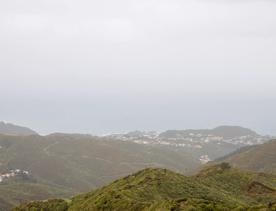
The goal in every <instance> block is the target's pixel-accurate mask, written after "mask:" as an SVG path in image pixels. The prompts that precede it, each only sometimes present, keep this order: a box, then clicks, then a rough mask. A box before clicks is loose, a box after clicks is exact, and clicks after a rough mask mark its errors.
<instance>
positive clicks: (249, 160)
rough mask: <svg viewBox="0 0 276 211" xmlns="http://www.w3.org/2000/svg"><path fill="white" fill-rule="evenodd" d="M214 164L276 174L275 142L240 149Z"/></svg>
mask: <svg viewBox="0 0 276 211" xmlns="http://www.w3.org/2000/svg"><path fill="white" fill-rule="evenodd" d="M215 162H228V163H230V164H231V165H233V166H236V167H239V168H241V169H245V170H251V171H259V172H268V173H273V174H276V140H272V141H270V142H268V143H265V144H261V145H256V146H252V147H245V148H242V149H241V150H239V151H237V152H235V153H232V154H230V155H228V156H225V157H223V158H221V159H218V160H217V161H215ZM215 162H214V163H215Z"/></svg>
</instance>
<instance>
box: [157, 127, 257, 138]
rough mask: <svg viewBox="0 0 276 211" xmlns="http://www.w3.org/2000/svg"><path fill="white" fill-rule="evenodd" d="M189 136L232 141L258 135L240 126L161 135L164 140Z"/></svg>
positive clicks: (167, 132) (176, 131)
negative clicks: (221, 138)
mask: <svg viewBox="0 0 276 211" xmlns="http://www.w3.org/2000/svg"><path fill="white" fill-rule="evenodd" d="M189 134H202V135H214V136H220V137H223V138H225V139H231V138H236V137H241V136H257V135H258V134H257V133H256V132H254V131H252V130H250V129H248V128H244V127H240V126H219V127H216V128H214V129H199V130H196V129H189V130H168V131H166V132H163V133H161V134H160V135H159V137H162V138H179V137H182V136H184V137H185V136H187V135H189Z"/></svg>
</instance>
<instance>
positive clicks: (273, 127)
mask: <svg viewBox="0 0 276 211" xmlns="http://www.w3.org/2000/svg"><path fill="white" fill-rule="evenodd" d="M275 11H276V2H275V1H273V0H185V1H183V0H139V1H138V0H137V1H134V0H117V1H112V0H102V1H91V0H90V1H89V0H79V1H76V0H24V1H22V0H9V1H4V0H0V120H3V121H6V122H11V123H15V124H20V125H25V126H29V127H31V128H32V129H34V130H36V131H38V132H39V133H41V134H48V133H53V132H68V133H92V134H106V133H119V132H125V131H131V130H157V131H162V130H166V129H186V128H212V127H215V126H218V125H241V126H245V127H249V128H252V129H254V130H256V131H257V132H259V133H262V134H276V112H275V108H276V83H275V81H276V24H275V23H276V13H275Z"/></svg>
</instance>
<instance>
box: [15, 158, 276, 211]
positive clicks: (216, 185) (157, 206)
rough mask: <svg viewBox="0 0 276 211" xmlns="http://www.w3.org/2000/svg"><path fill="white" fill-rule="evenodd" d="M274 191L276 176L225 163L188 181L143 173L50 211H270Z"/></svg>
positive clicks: (35, 206) (33, 206)
mask: <svg viewBox="0 0 276 211" xmlns="http://www.w3.org/2000/svg"><path fill="white" fill-rule="evenodd" d="M275 188H276V176H274V175H269V174H255V173H249V172H243V171H240V170H237V169H235V168H231V167H230V166H229V165H228V164H227V163H223V164H219V165H216V166H213V167H208V168H206V169H204V170H202V171H201V172H200V173H199V174H197V175H195V176H191V177H186V176H183V175H181V174H178V173H175V172H172V171H170V170H167V169H153V168H148V169H145V170H142V171H139V172H137V173H135V174H132V175H129V176H127V177H124V178H122V179H119V180H116V181H115V182H113V183H111V184H110V185H107V186H105V187H103V188H101V189H98V190H96V191H93V192H89V193H86V194H81V195H78V196H76V197H74V198H73V199H72V200H71V201H67V206H65V205H62V204H64V203H65V202H66V201H59V203H58V206H57V207H62V209H60V208H57V209H52V210H57V211H59V210H62V211H65V210H66V211H78V210H84V211H85V210H86V211H90V210H91V211H93V210H118V211H119V210H133V211H135V210H137V211H138V210H139V211H140V210H144V211H147V210H175V211H177V210H224V211H225V210H275V208H276V205H273V203H275V202H276V201H275V199H276V198H275V197H276V191H275ZM55 203H56V202H55ZM50 206H53V204H52V203H51V201H45V202H40V203H39V202H33V203H29V204H23V205H21V206H19V207H17V208H15V209H14V211H27V210H34V211H36V210H40V208H41V207H46V208H47V207H50ZM44 210H47V209H44Z"/></svg>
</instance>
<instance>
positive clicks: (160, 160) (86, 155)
mask: <svg viewBox="0 0 276 211" xmlns="http://www.w3.org/2000/svg"><path fill="white" fill-rule="evenodd" d="M199 165H200V162H199V161H198V160H197V159H195V158H193V157H192V156H189V154H186V153H183V151H181V150H178V149H176V148H173V147H167V146H156V147H152V146H148V145H139V144H136V143H129V142H124V141H114V140H109V139H105V138H99V137H93V136H90V135H78V134H75V135H74V134H71V135H68V134H52V135H49V136H39V135H31V136H14V135H0V177H2V176H3V175H6V174H9V172H10V171H12V170H20V171H26V172H28V173H29V175H30V176H31V177H32V178H33V179H34V180H35V182H28V183H26V182H24V181H18V182H17V183H16V184H14V183H11V177H9V178H6V177H4V176H3V181H2V182H1V181H0V201H1V200H2V201H5V203H6V204H7V205H5V207H7V206H8V207H11V206H12V205H16V204H18V203H20V202H22V201H24V200H34V199H37V200H39V199H47V198H49V197H61V196H63V195H65V196H68V195H73V194H75V193H77V192H84V191H88V190H91V189H95V188H98V187H100V186H102V185H104V184H107V183H108V182H111V181H112V180H114V179H118V178H120V177H122V176H126V175H128V174H130V173H133V172H135V171H138V170H141V169H143V168H146V167H162V168H169V169H172V170H176V171H180V170H181V171H182V172H187V171H188V170H192V169H195V168H197V167H198V166H199ZM1 175H2V176H1ZM0 179H1V178H0ZM20 184H22V185H20ZM34 188H36V190H34ZM29 190H33V191H32V192H33V193H32V194H31V193H30V194H27V193H28V192H29ZM64 192H65V193H66V194H64ZM25 193H26V194H25ZM2 204H3V203H0V207H1V205H2ZM3 207H4V205H3ZM0 210H1V209H0ZM1 211H2V210H1Z"/></svg>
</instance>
